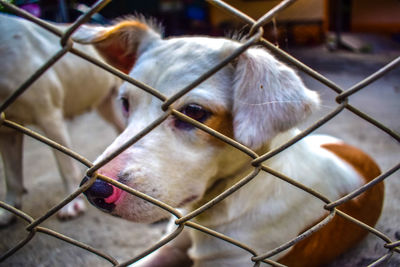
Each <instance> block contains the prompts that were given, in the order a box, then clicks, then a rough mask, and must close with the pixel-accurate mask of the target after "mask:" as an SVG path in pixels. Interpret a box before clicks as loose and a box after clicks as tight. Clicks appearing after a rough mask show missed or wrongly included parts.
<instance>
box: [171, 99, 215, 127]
mask: <svg viewBox="0 0 400 267" xmlns="http://www.w3.org/2000/svg"><path fill="white" fill-rule="evenodd" d="M179 111H180V112H182V113H183V114H185V115H186V116H188V117H190V118H192V119H194V120H196V121H198V122H204V121H206V120H207V119H208V118H209V117H210V116H211V112H210V111H208V110H206V109H204V108H203V107H202V106H200V105H197V104H188V105H186V106H184V107H183V108H182V109H180V110H179ZM175 126H176V127H177V128H180V129H184V130H189V129H192V128H194V126H193V125H192V124H190V123H188V122H185V121H182V120H179V119H177V120H176V121H175Z"/></svg>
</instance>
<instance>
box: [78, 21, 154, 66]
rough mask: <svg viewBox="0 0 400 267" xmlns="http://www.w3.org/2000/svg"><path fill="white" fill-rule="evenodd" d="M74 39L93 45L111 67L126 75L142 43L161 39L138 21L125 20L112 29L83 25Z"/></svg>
mask: <svg viewBox="0 0 400 267" xmlns="http://www.w3.org/2000/svg"><path fill="white" fill-rule="evenodd" d="M72 37H73V40H74V41H77V42H79V43H84V44H93V45H94V46H95V47H96V49H97V51H99V53H100V55H101V56H102V57H103V58H104V59H105V60H106V61H107V62H108V63H109V64H110V65H112V66H114V67H115V68H117V69H119V70H121V71H122V72H124V73H129V71H130V70H131V69H132V67H133V65H134V63H135V61H136V58H137V56H138V52H140V51H138V50H139V48H140V45H141V44H142V43H145V42H149V41H151V40H155V39H160V38H161V36H160V35H159V34H158V33H157V32H156V31H154V30H153V29H152V28H150V27H149V26H147V25H146V24H144V23H142V22H139V21H137V20H125V21H122V22H120V23H118V24H116V25H113V26H110V27H102V26H89V25H82V26H81V27H80V28H79V29H78V30H77V31H76V32H75V33H74V34H73V36H72Z"/></svg>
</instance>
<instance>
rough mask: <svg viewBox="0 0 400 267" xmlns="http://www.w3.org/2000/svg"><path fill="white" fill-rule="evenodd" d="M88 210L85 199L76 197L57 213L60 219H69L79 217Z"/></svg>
mask: <svg viewBox="0 0 400 267" xmlns="http://www.w3.org/2000/svg"><path fill="white" fill-rule="evenodd" d="M85 210H86V204H85V201H84V200H83V199H82V198H81V197H78V198H75V199H74V200H72V201H71V202H69V203H68V204H67V205H65V206H64V207H63V208H62V209H61V210H60V211H59V212H58V214H57V217H58V219H60V220H69V219H73V218H76V217H78V216H79V215H80V214H82V213H83V212H84V211H85Z"/></svg>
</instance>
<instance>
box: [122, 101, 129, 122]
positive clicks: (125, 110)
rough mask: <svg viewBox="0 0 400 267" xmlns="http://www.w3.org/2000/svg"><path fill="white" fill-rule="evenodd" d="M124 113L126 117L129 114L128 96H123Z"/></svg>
mask: <svg viewBox="0 0 400 267" xmlns="http://www.w3.org/2000/svg"><path fill="white" fill-rule="evenodd" d="M121 105H122V113H123V115H124V116H125V117H127V116H128V114H129V100H128V98H126V97H121Z"/></svg>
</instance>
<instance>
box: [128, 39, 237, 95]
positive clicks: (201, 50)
mask: <svg viewBox="0 0 400 267" xmlns="http://www.w3.org/2000/svg"><path fill="white" fill-rule="evenodd" d="M236 46H237V43H235V42H233V41H229V40H227V39H223V38H206V37H183V38H172V39H166V40H159V41H157V42H156V43H154V44H152V45H151V46H150V47H148V48H147V49H145V51H144V52H143V53H142V54H141V55H139V58H138V60H137V62H136V64H135V67H134V68H133V70H132V71H131V76H132V77H133V78H135V79H138V80H140V81H142V82H144V83H146V84H148V85H150V86H152V87H154V88H155V89H157V90H159V91H160V92H162V93H163V94H165V95H167V96H170V95H172V94H174V93H176V92H177V91H179V90H180V89H182V88H184V87H186V86H187V85H189V84H190V83H191V82H193V81H195V80H196V79H197V78H198V77H200V76H201V75H203V74H204V73H206V72H207V71H208V70H209V69H210V68H212V67H213V66H215V65H216V64H218V63H219V62H220V61H221V60H222V59H224V58H225V57H227V56H228V55H229V54H230V53H231V51H232V50H233V49H234V47H236ZM229 71H230V70H229V66H228V67H226V68H224V69H223V70H221V71H219V72H218V73H216V74H215V75H213V76H212V77H210V78H209V79H207V80H206V81H205V82H204V83H203V84H202V85H200V86H199V88H201V87H202V86H207V84H208V86H209V85H210V84H213V85H214V86H215V85H220V84H221V83H225V82H226V79H227V76H230V75H229Z"/></svg>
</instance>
